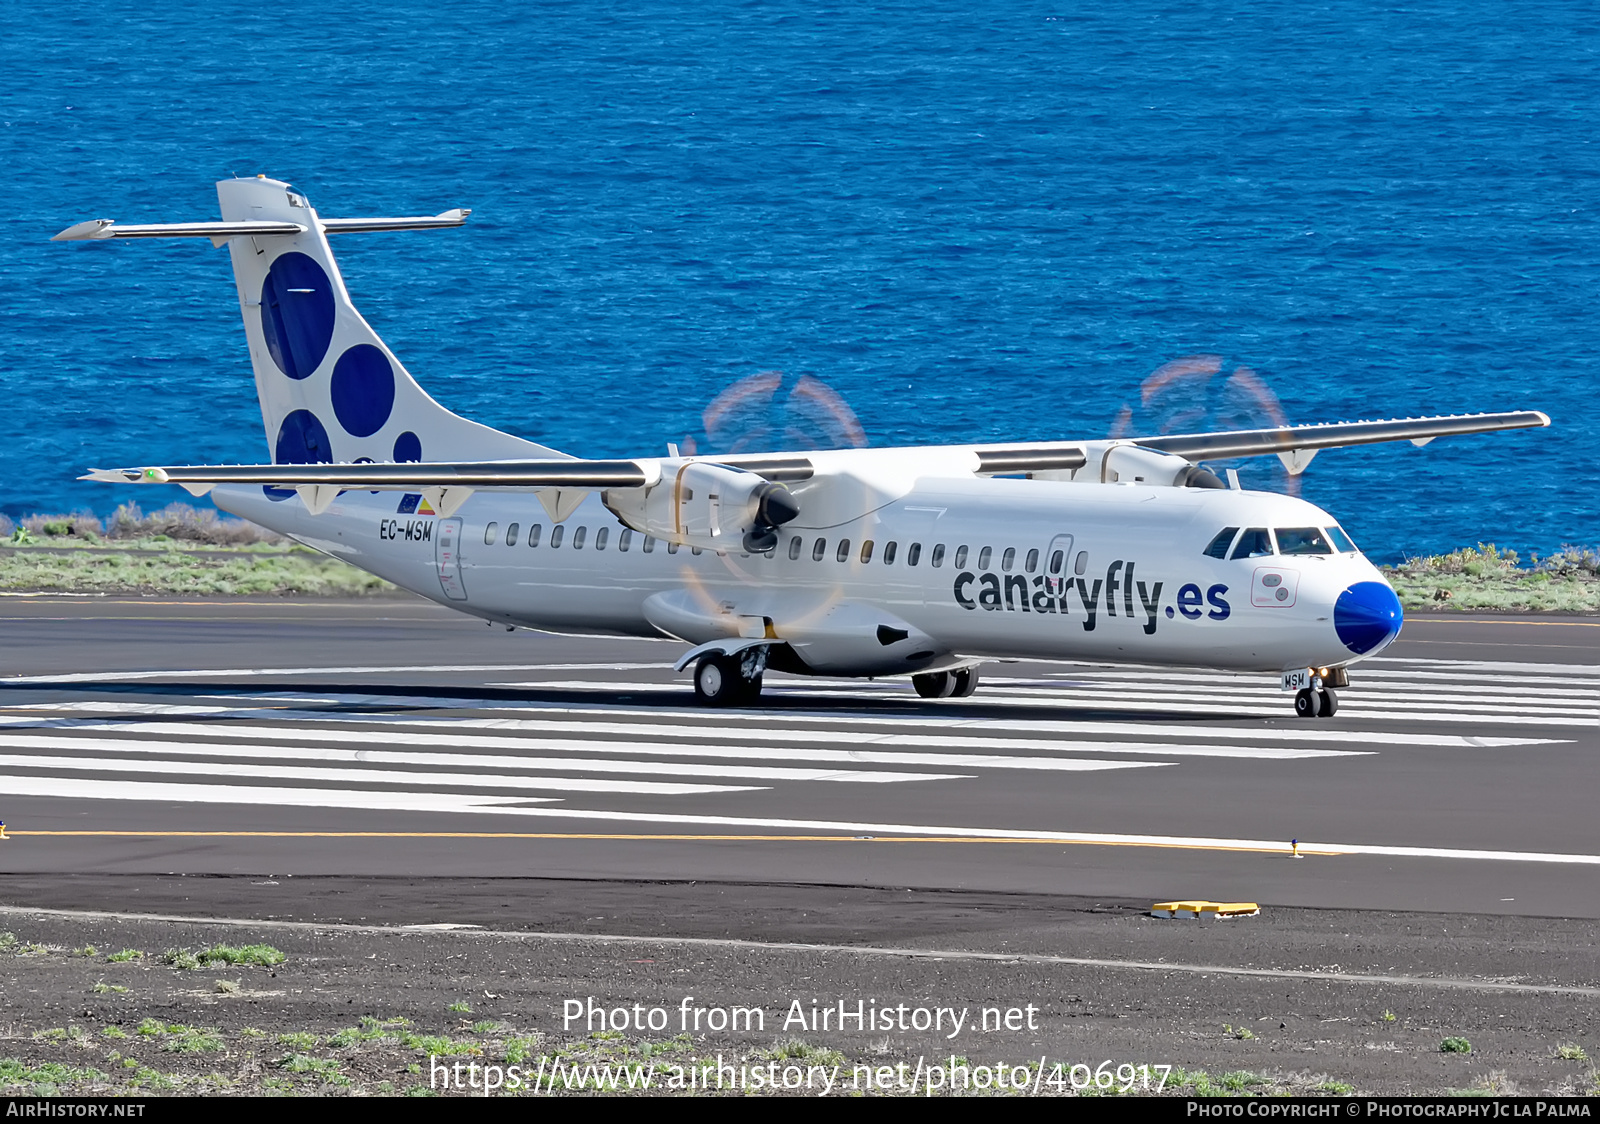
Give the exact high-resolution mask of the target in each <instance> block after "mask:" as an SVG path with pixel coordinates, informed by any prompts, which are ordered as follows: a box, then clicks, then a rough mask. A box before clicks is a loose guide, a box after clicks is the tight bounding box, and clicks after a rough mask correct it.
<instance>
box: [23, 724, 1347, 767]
mask: <svg viewBox="0 0 1600 1124" xmlns="http://www.w3.org/2000/svg"><path fill="white" fill-rule="evenodd" d="M361 720H362V721H365V720H366V719H361ZM374 724H378V723H376V722H374ZM382 725H383V726H385V727H390V728H385V729H377V730H354V729H349V728H348V726H349V724H348V723H323V724H318V725H315V726H308V727H307V726H296V727H288V726H265V725H258V724H248V725H246V724H238V725H235V724H232V723H221V722H217V723H206V722H164V723H161V724H160V725H158V726H145V725H128V724H126V723H120V722H107V723H83V724H80V725H74V726H69V727H64V728H61V727H58V728H61V729H64V732H65V733H66V734H67V735H69V736H64V737H54V738H51V737H44V738H41V737H32V738H28V737H26V736H19V735H14V734H4V733H0V747H3V746H5V745H9V744H26V745H27V746H28V748H32V749H38V748H40V747H41V746H43V745H45V744H46V743H50V742H55V743H59V744H62V745H71V744H72V742H73V741H74V740H75V735H76V733H77V732H78V731H112V732H117V733H148V734H159V735H161V736H163V737H169V736H170V737H176V738H196V737H200V738H215V739H218V740H224V739H228V740H232V739H240V738H254V739H258V740H259V741H260V742H262V743H263V744H266V743H272V742H359V743H362V744H366V745H373V744H384V743H388V744H393V745H423V746H450V747H460V748H463V749H465V748H472V749H502V750H518V749H526V750H531V751H550V750H556V751H563V752H573V753H610V754H615V753H639V754H660V755H664V756H675V757H722V758H729V757H733V758H737V759H739V760H769V759H773V758H785V757H795V756H796V755H797V754H798V755H800V756H801V757H802V758H803V759H807V760H818V761H837V762H840V763H843V764H849V763H856V762H868V761H870V762H871V763H873V764H880V765H882V764H902V763H903V764H923V765H925V764H929V763H934V764H946V763H948V762H961V763H963V764H965V765H973V766H978V765H989V766H990V767H994V768H1006V769H1026V768H1039V769H1059V768H1063V767H1065V768H1071V766H1070V765H1065V766H1064V765H1063V762H1067V761H1072V760H1081V759H1075V758H1062V757H1025V756H1015V755H1016V754H1022V753H1037V752H1041V751H1042V752H1047V753H1058V752H1059V753H1069V752H1070V753H1127V754H1155V755H1168V756H1173V757H1241V758H1253V759H1265V760H1303V759H1306V758H1314V757H1362V756H1367V755H1368V754H1369V753H1370V752H1371V751H1360V750H1357V751H1352V750H1343V749H1291V748H1284V747H1281V746H1231V745H1220V746H1216V745H1198V746H1191V745H1183V744H1181V743H1179V744H1174V743H1168V742H1108V741H1092V742H1091V741H1074V742H1062V741H1060V740H1053V741H1037V740H1031V741H1030V740H1021V739H1012V738H975V737H950V736H948V735H940V734H927V735H919V734H867V733H850V732H848V731H839V730H782V729H776V730H775V729H763V730H751V729H748V728H745V727H734V726H695V727H688V726H653V725H646V724H643V723H641V724H637V725H635V724H629V723H622V722H615V723H613V722H585V723H581V724H580V723H574V722H561V721H544V722H539V721H537V720H523V722H522V723H520V724H519V726H518V728H517V729H515V730H507V731H506V732H505V733H503V734H498V735H490V736H484V735H481V734H478V735H474V734H461V733H456V732H455V730H454V729H450V730H449V732H440V733H434V732H431V731H432V730H434V729H440V728H445V729H448V727H447V726H446V725H445V724H443V723H432V722H427V721H419V720H416V719H398V720H397V719H393V718H387V717H386V718H385V719H384V720H383V722H382ZM394 726H402V727H404V729H398V730H397V729H393V728H392V727H394ZM455 729H459V726H458V727H456V728H455ZM519 732H520V733H533V732H539V733H545V734H561V735H572V734H619V735H622V736H625V737H629V738H632V739H635V740H632V741H629V742H627V743H620V742H611V741H600V740H594V739H586V738H573V737H555V738H551V737H517V736H516V735H517V734H518V733H519ZM685 736H695V737H715V738H722V739H728V740H734V741H739V740H744V741H757V740H759V741H761V742H763V743H773V742H804V743H806V744H807V745H814V744H817V743H822V744H826V743H829V742H833V743H844V744H850V745H860V746H865V747H868V750H871V749H878V748H888V747H893V746H907V747H914V748H920V749H928V750H934V749H937V750H948V749H961V750H973V749H979V750H982V749H987V750H995V751H1000V752H1004V751H1010V753H1009V754H1008V755H1007V756H1004V757H986V756H971V755H960V756H950V757H949V758H948V762H947V759H946V756H945V755H944V754H938V755H935V756H929V755H926V754H908V753H893V754H888V753H884V754H875V755H873V754H870V753H869V754H868V755H866V756H864V755H863V753H864V751H863V750H822V751H817V750H810V749H802V750H798V751H797V750H796V749H794V748H792V747H789V746H774V745H771V744H761V745H754V746H729V745H725V744H706V743H702V742H690V743H674V742H670V741H642V740H638V739H643V738H663V737H680V738H681V737H685ZM184 744H186V745H187V744H194V743H188V742H185V743H184ZM184 752H186V751H184ZM818 752H821V753H826V754H828V755H829V756H826V757H818V756H813V755H814V754H816V753H818ZM363 760H382V758H379V757H375V756H373V755H372V754H370V753H367V754H366V755H365V756H364V757H363ZM452 760H453V761H458V762H460V763H462V764H468V763H470V760H469V758H467V757H465V756H462V755H456V754H452V755H450V756H449V757H448V758H441V759H440V760H439V761H438V762H437V763H438V764H449V763H450V762H451V761H452ZM489 760H492V761H494V762H495V763H496V764H507V765H509V764H512V763H513V762H515V761H516V760H519V759H517V758H493V759H486V761H489ZM552 767H554V766H552ZM567 767H569V768H570V767H571V766H570V765H569V766H567ZM663 768H665V767H663ZM798 779H808V778H803V777H802V778H798Z"/></svg>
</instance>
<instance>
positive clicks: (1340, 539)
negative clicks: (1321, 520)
mask: <svg viewBox="0 0 1600 1124" xmlns="http://www.w3.org/2000/svg"><path fill="white" fill-rule="evenodd" d="M1328 537H1329V538H1330V539H1332V540H1333V545H1334V546H1335V547H1336V548H1337V549H1338V551H1339V553H1340V554H1354V553H1356V544H1355V543H1354V542H1352V541H1351V540H1350V536H1349V535H1347V534H1345V533H1344V528H1343V527H1340V526H1338V525H1337V524H1335V525H1334V526H1332V527H1329V528H1328Z"/></svg>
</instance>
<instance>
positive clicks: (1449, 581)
mask: <svg viewBox="0 0 1600 1124" xmlns="http://www.w3.org/2000/svg"><path fill="white" fill-rule="evenodd" d="M1384 577H1386V578H1388V579H1389V584H1390V585H1392V586H1394V589H1395V592H1396V593H1397V594H1399V595H1400V603H1401V604H1402V605H1403V606H1404V607H1405V608H1407V609H1422V608H1448V609H1502V610H1511V611H1522V610H1541V611H1546V612H1572V613H1586V612H1587V613H1592V612H1596V611H1600V552H1597V551H1595V550H1591V549H1588V548H1582V547H1574V546H1566V547H1562V548H1561V549H1560V550H1559V551H1557V552H1556V553H1555V554H1552V555H1550V556H1549V557H1548V558H1539V557H1538V556H1537V555H1535V556H1534V557H1532V558H1531V559H1530V560H1529V562H1528V564H1527V565H1523V564H1522V559H1521V557H1520V556H1519V555H1518V554H1517V552H1516V551H1514V550H1501V549H1500V548H1499V547H1497V546H1495V544H1493V543H1479V544H1478V545H1477V547H1476V548H1474V547H1464V548H1463V549H1461V550H1456V551H1452V552H1451V553H1449V554H1437V555H1431V556H1428V557H1423V558H1412V559H1408V560H1407V561H1406V562H1405V563H1403V564H1401V565H1399V566H1393V567H1384Z"/></svg>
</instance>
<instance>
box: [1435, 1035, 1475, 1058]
mask: <svg viewBox="0 0 1600 1124" xmlns="http://www.w3.org/2000/svg"><path fill="white" fill-rule="evenodd" d="M1439 1053H1441V1054H1470V1053H1472V1043H1471V1042H1468V1041H1467V1040H1466V1039H1465V1038H1446V1039H1445V1040H1444V1041H1443V1042H1441V1043H1439Z"/></svg>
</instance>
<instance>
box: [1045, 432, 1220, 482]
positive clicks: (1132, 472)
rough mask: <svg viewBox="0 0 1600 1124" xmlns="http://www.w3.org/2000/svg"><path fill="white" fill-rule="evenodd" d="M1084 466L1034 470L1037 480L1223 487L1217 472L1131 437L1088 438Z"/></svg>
mask: <svg viewBox="0 0 1600 1124" xmlns="http://www.w3.org/2000/svg"><path fill="white" fill-rule="evenodd" d="M1084 453H1085V460H1084V464H1083V467H1081V468H1078V469H1072V470H1066V469H1061V470H1051V471H1048V472H1036V473H1034V474H1033V475H1034V477H1035V478H1036V479H1040V480H1075V481H1077V482H1079V483H1089V484H1149V485H1153V486H1155V487H1164V488H1224V487H1227V485H1225V484H1224V483H1223V482H1222V481H1221V480H1219V479H1218V478H1217V476H1216V474H1214V473H1212V472H1211V471H1209V470H1208V469H1204V468H1201V467H1200V466H1199V465H1196V464H1191V463H1190V462H1189V461H1187V460H1185V459H1184V458H1183V457H1180V456H1177V455H1175V454H1173V453H1163V452H1160V451H1158V450H1156V449H1147V448H1145V447H1144V446H1142V445H1135V444H1133V443H1132V442H1131V441H1090V442H1088V443H1087V444H1086V445H1085V446H1084Z"/></svg>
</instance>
